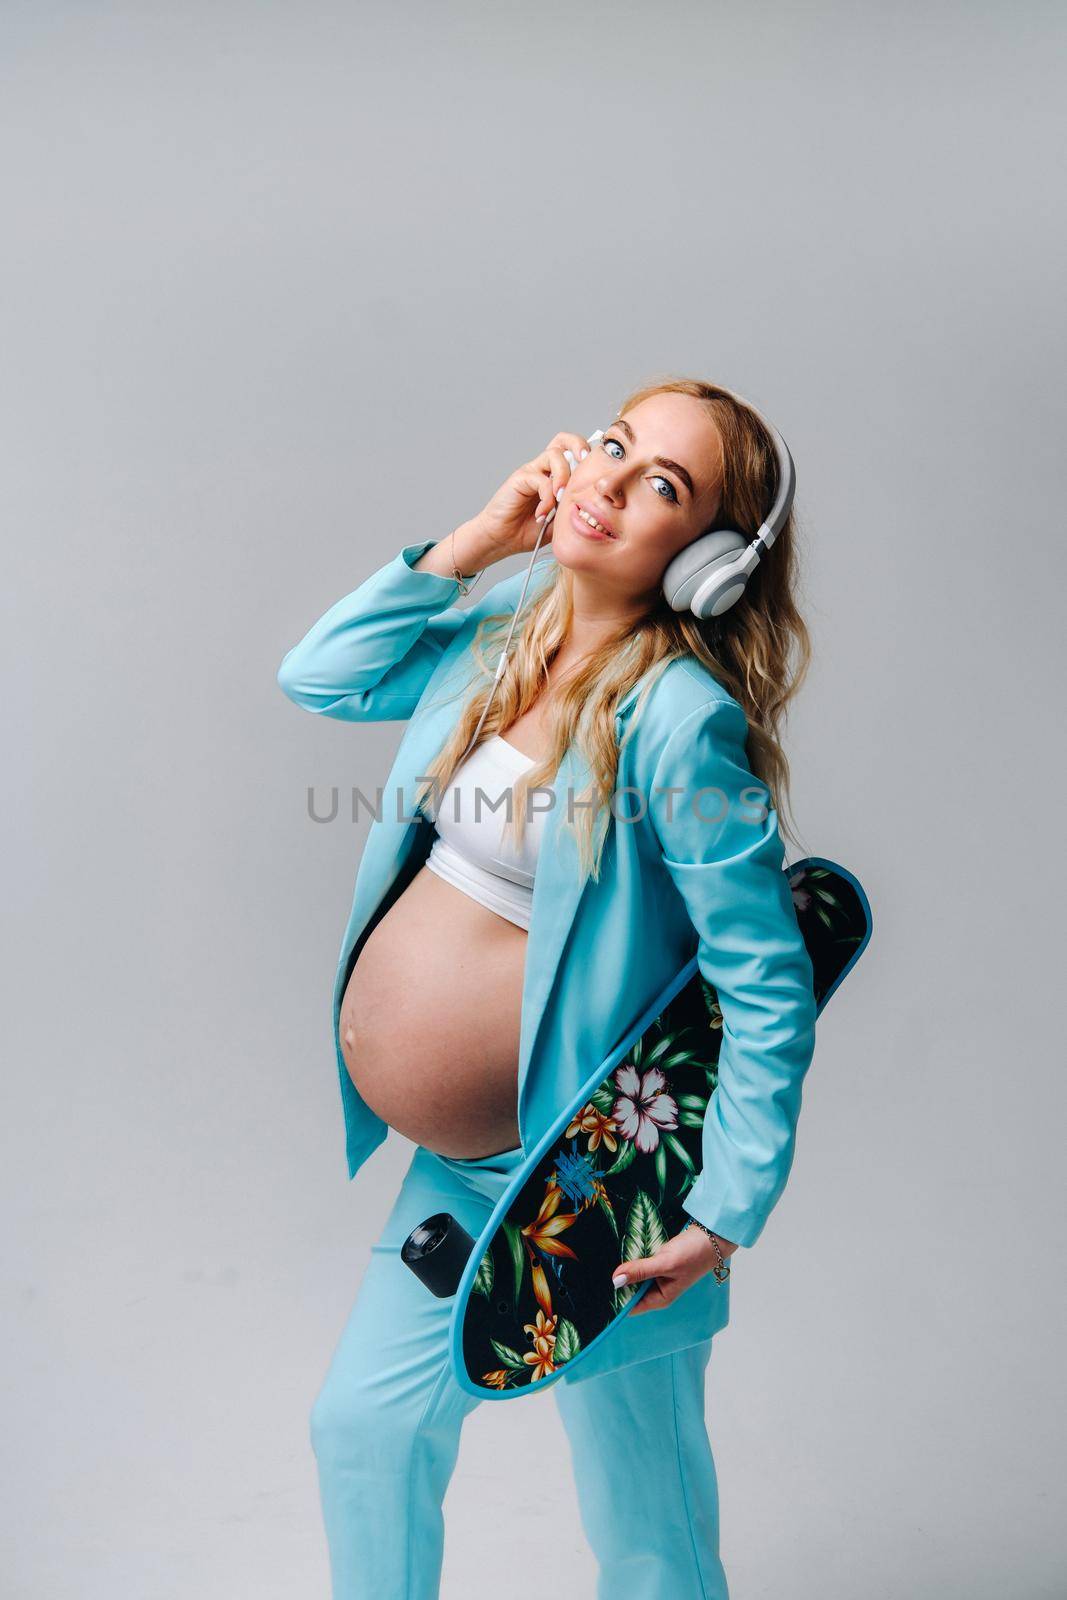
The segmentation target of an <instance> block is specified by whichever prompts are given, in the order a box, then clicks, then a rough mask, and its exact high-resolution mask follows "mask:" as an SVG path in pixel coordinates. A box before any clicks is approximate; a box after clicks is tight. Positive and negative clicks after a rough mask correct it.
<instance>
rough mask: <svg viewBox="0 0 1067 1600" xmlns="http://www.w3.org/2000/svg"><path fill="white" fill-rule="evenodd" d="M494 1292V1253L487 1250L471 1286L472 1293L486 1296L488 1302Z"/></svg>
mask: <svg viewBox="0 0 1067 1600" xmlns="http://www.w3.org/2000/svg"><path fill="white" fill-rule="evenodd" d="M492 1292H493V1252H492V1251H491V1250H487V1251H486V1252H485V1255H484V1256H483V1257H482V1259H481V1261H480V1262H479V1263H478V1271H477V1272H476V1273H475V1275H474V1282H473V1283H472V1284H471V1293H472V1294H484V1295H485V1297H486V1299H487V1300H488V1298H489V1296H490V1295H491V1294H492Z"/></svg>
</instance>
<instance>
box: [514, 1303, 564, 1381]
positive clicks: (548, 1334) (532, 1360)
mask: <svg viewBox="0 0 1067 1600" xmlns="http://www.w3.org/2000/svg"><path fill="white" fill-rule="evenodd" d="M557 1320H558V1319H557V1318H556V1317H546V1316H545V1313H544V1312H543V1311H539V1312H538V1313H537V1320H536V1322H524V1323H523V1325H522V1326H523V1332H524V1333H529V1334H532V1335H533V1337H532V1339H531V1341H530V1342H531V1344H532V1345H533V1349H532V1350H527V1351H526V1353H525V1355H524V1356H523V1358H522V1359H523V1360H524V1361H525V1362H526V1363H527V1365H528V1366H531V1367H532V1368H533V1369H534V1370H533V1372H532V1373H531V1374H530V1382H531V1383H536V1382H537V1380H538V1379H539V1378H544V1377H547V1375H548V1374H549V1373H550V1372H555V1370H556V1368H555V1363H554V1362H553V1359H552V1357H553V1355H554V1353H555V1348H556V1323H557Z"/></svg>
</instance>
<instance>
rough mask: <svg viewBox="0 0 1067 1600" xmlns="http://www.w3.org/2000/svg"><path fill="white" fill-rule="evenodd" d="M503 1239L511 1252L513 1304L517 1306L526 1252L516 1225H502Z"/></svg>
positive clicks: (506, 1223) (511, 1223)
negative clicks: (513, 1280) (513, 1270)
mask: <svg viewBox="0 0 1067 1600" xmlns="http://www.w3.org/2000/svg"><path fill="white" fill-rule="evenodd" d="M504 1237H505V1239H506V1240H507V1241H508V1249H509V1250H510V1251H511V1264H512V1266H513V1267H514V1269H515V1294H514V1303H515V1305H518V1303H519V1294H520V1292H521V1290H522V1275H523V1273H524V1272H525V1270H526V1252H525V1250H524V1249H523V1247H522V1234H521V1233H520V1231H519V1228H518V1226H517V1224H516V1223H514V1222H505V1223H504Z"/></svg>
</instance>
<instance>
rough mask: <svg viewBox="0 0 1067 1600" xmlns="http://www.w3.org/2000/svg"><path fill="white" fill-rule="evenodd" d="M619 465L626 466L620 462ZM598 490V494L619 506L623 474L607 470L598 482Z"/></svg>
mask: <svg viewBox="0 0 1067 1600" xmlns="http://www.w3.org/2000/svg"><path fill="white" fill-rule="evenodd" d="M619 465H620V467H622V466H625V462H620V463H619ZM596 490H597V494H599V495H601V496H602V497H603V498H604V499H605V500H611V501H612V502H613V503H616V504H617V503H618V502H619V500H620V499H621V491H622V474H621V473H613V472H609V471H608V470H607V468H605V469H604V471H603V472H602V473H601V474H600V477H599V478H598V479H597V481H596Z"/></svg>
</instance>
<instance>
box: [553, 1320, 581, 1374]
mask: <svg viewBox="0 0 1067 1600" xmlns="http://www.w3.org/2000/svg"><path fill="white" fill-rule="evenodd" d="M581 1348H582V1341H581V1339H580V1338H579V1336H578V1329H577V1328H576V1327H575V1326H574V1323H573V1322H570V1321H569V1320H568V1319H567V1318H566V1317H561V1318H560V1322H559V1326H558V1327H557V1329H556V1343H555V1346H554V1348H553V1352H552V1364H553V1366H556V1367H561V1366H562V1365H563V1363H564V1362H565V1361H571V1360H573V1359H574V1357H575V1356H576V1355H577V1354H578V1352H579V1350H580V1349H581Z"/></svg>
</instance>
